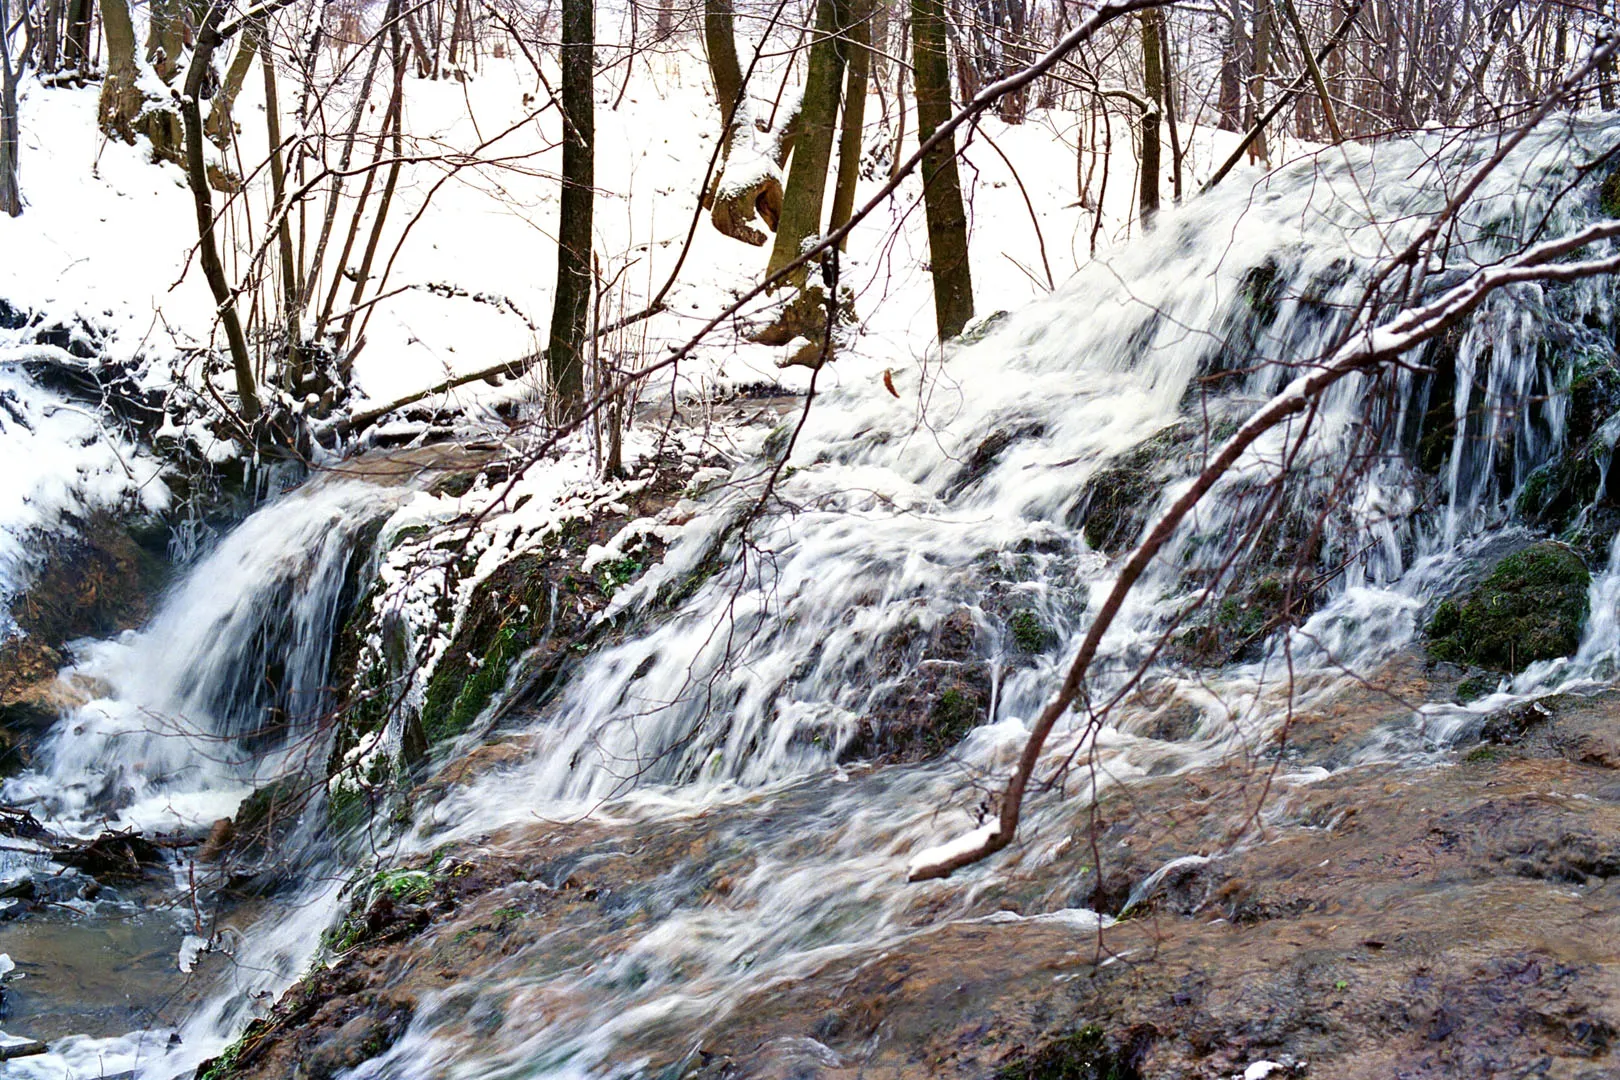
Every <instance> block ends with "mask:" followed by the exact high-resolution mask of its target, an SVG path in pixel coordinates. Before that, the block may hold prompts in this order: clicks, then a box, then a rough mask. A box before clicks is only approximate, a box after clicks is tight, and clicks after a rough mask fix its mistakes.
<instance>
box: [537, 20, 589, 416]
mask: <svg viewBox="0 0 1620 1080" xmlns="http://www.w3.org/2000/svg"><path fill="white" fill-rule="evenodd" d="M591 4H592V0H563V3H562V50H561V51H562V114H563V155H562V156H563V178H562V185H563V186H562V208H561V221H560V224H559V227H558V229H557V293H556V302H555V304H554V305H553V307H552V312H551V336H550V342H549V344H548V347H547V350H546V371H547V375H548V377H549V381H550V384H551V393H552V415H553V418H554V419H555V420H556V422H558V423H559V424H567V423H573V422H574V421H576V420H578V419H579V417H580V415H581V413H582V410H583V407H584V389H585V377H584V376H585V355H584V346H585V329H586V324H587V321H588V320H589V318H590V313H591V211H592V200H593V197H594V194H595V192H594V185H595V183H596V175H595V143H596V118H595V108H594V102H593V99H592V96H591V93H592V80H593V75H594V72H593V70H592V68H593V66H594V53H595V48H594V45H595V39H596V35H595V28H594V26H593V12H592V9H591Z"/></svg>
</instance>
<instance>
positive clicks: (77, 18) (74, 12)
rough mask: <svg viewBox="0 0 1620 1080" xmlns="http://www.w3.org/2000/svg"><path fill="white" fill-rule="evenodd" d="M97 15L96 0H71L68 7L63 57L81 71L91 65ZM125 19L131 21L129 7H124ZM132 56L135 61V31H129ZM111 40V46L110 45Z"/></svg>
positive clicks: (70, 65)
mask: <svg viewBox="0 0 1620 1080" xmlns="http://www.w3.org/2000/svg"><path fill="white" fill-rule="evenodd" d="M94 15H95V0H71V2H70V3H69V4H68V9H67V35H66V36H65V37H64V38H63V41H62V59H63V60H64V62H66V63H67V65H68V66H69V67H74V68H78V69H79V71H80V72H83V71H86V70H87V69H88V68H89V67H90V26H91V22H92V19H93V16H94ZM124 21H125V22H128V21H129V9H128V8H125V9H124ZM129 38H130V58H131V62H132V63H133V60H134V56H135V52H134V48H135V46H134V41H135V31H134V30H131V31H130V32H129ZM110 44H111V43H110V42H109V46H110Z"/></svg>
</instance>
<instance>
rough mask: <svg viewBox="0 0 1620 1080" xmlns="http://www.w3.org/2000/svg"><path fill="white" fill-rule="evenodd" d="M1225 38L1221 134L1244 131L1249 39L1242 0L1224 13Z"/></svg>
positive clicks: (1222, 46) (1222, 47) (1219, 100)
mask: <svg viewBox="0 0 1620 1080" xmlns="http://www.w3.org/2000/svg"><path fill="white" fill-rule="evenodd" d="M1225 14H1226V16H1227V31H1226V38H1225V40H1224V41H1223V42H1222V44H1221V89H1220V95H1219V98H1218V104H1217V106H1216V111H1217V112H1218V113H1219V114H1220V128H1221V130H1222V131H1242V130H1243V59H1244V54H1245V53H1246V52H1247V51H1248V35H1247V34H1245V33H1244V32H1243V9H1242V6H1241V3H1240V0H1232V2H1231V5H1230V7H1228V8H1227V10H1226V12H1225Z"/></svg>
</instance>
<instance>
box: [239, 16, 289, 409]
mask: <svg viewBox="0 0 1620 1080" xmlns="http://www.w3.org/2000/svg"><path fill="white" fill-rule="evenodd" d="M249 36H251V35H249ZM245 43H246V42H245V40H244V44H245ZM263 61H264V120H265V128H266V134H267V135H268V136H269V139H270V191H271V193H272V194H273V195H274V197H275V207H276V210H277V211H279V212H280V214H281V220H280V221H279V222H278V223H277V225H276V246H277V248H278V250H279V252H280V255H281V312H282V320H283V327H284V329H285V330H286V333H287V360H288V365H287V367H288V378H287V387H288V389H296V387H297V385H298V380H299V379H300V378H301V377H302V374H303V373H302V371H301V369H302V367H303V347H304V342H303V331H302V328H301V326H300V320H299V313H300V311H301V309H302V304H300V302H299V295H298V271H297V269H296V268H295V266H294V264H293V242H292V222H291V221H289V220H288V216H287V213H286V209H285V204H286V201H287V165H286V161H285V159H284V158H283V157H282V153H281V99H280V95H279V94H277V92H276V89H277V88H276V65H275V59H274V57H273V56H272V54H271V52H270V50H269V49H265V50H264V57H263Z"/></svg>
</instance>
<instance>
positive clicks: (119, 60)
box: [84, 0, 144, 142]
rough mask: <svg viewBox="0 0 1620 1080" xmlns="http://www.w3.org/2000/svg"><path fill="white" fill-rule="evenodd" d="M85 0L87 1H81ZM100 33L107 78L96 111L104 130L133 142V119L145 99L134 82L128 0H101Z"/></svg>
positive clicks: (133, 44) (133, 35) (131, 28)
mask: <svg viewBox="0 0 1620 1080" xmlns="http://www.w3.org/2000/svg"><path fill="white" fill-rule="evenodd" d="M84 2H85V3H88V2H89V0H84ZM101 13H102V32H103V33H104V34H106V36H107V78H106V80H105V81H104V82H103V83H102V84H101V100H100V104H99V106H98V112H99V115H100V121H101V130H102V132H103V133H105V134H107V135H109V136H112V137H114V138H119V139H122V140H124V141H125V142H134V141H135V121H136V119H137V118H138V117H139V116H140V115H141V106H142V105H143V104H144V101H143V99H142V96H141V91H140V88H139V87H138V86H136V85H135V82H136V79H137V78H138V77H139V76H138V73H137V72H136V69H135V25H134V24H133V23H132V22H130V19H129V0H102V5H101Z"/></svg>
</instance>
